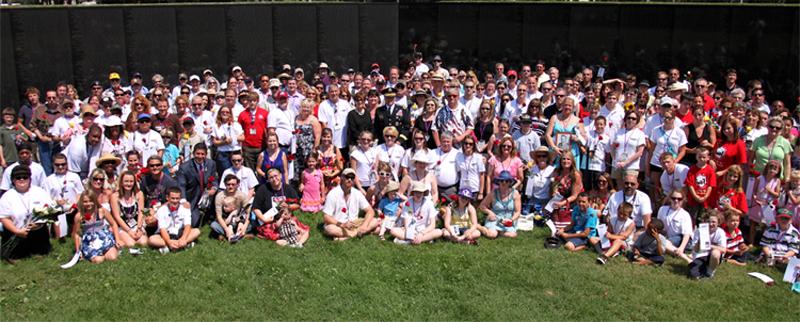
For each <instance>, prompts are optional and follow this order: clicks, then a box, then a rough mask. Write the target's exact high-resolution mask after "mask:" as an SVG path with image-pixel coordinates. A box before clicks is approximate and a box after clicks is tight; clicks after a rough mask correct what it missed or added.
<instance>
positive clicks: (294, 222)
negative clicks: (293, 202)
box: [274, 204, 308, 248]
mask: <svg viewBox="0 0 800 322" xmlns="http://www.w3.org/2000/svg"><path fill="white" fill-rule="evenodd" d="M278 211H279V213H278V216H279V217H278V219H277V220H276V221H275V223H274V224H275V227H278V240H276V241H275V243H276V244H278V246H289V247H292V248H303V244H305V242H306V241H307V240H308V227H307V226H305V225H302V224H301V223H300V222H299V220H298V219H297V217H295V216H294V215H293V214H292V212H291V211H289V206H288V205H287V204H281V205H280V206H279V208H278Z"/></svg>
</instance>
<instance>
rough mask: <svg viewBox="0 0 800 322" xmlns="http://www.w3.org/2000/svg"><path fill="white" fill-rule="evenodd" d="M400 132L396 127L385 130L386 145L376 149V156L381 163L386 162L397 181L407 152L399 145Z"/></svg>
mask: <svg viewBox="0 0 800 322" xmlns="http://www.w3.org/2000/svg"><path fill="white" fill-rule="evenodd" d="M398 135H399V132H398V131H397V128H395V127H394V126H389V127H387V128H384V129H383V138H384V140H385V143H383V144H380V145H378V146H376V147H374V148H372V149H373V150H375V155H376V156H377V158H378V160H379V161H381V162H386V163H388V164H389V166H390V167H391V168H392V176H393V178H394V180H395V181H397V180H399V178H400V162H401V161H402V160H403V155H404V154H405V152H406V150H405V149H403V147H402V146H400V144H398V143H397V136H398Z"/></svg>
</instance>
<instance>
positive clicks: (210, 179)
mask: <svg viewBox="0 0 800 322" xmlns="http://www.w3.org/2000/svg"><path fill="white" fill-rule="evenodd" d="M213 183H214V176H209V177H208V184H209V185H211V184H213Z"/></svg>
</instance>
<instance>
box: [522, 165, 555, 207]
mask: <svg viewBox="0 0 800 322" xmlns="http://www.w3.org/2000/svg"><path fill="white" fill-rule="evenodd" d="M555 170H556V168H555V167H553V166H552V165H548V166H547V167H545V168H544V169H541V168H539V166H538V165H537V166H534V167H533V168H531V171H530V174H528V182H527V185H526V186H525V195H527V196H531V195H532V196H533V197H534V198H536V199H549V198H550V197H551V194H550V184H551V183H552V182H553V171H555Z"/></svg>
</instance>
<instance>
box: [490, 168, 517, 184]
mask: <svg viewBox="0 0 800 322" xmlns="http://www.w3.org/2000/svg"><path fill="white" fill-rule="evenodd" d="M501 181H511V184H512V185H513V184H514V183H516V182H517V179H514V177H512V176H511V172H508V170H503V171H502V172H500V174H499V175H497V176H496V177H494V180H492V182H494V183H500V182H501Z"/></svg>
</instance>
